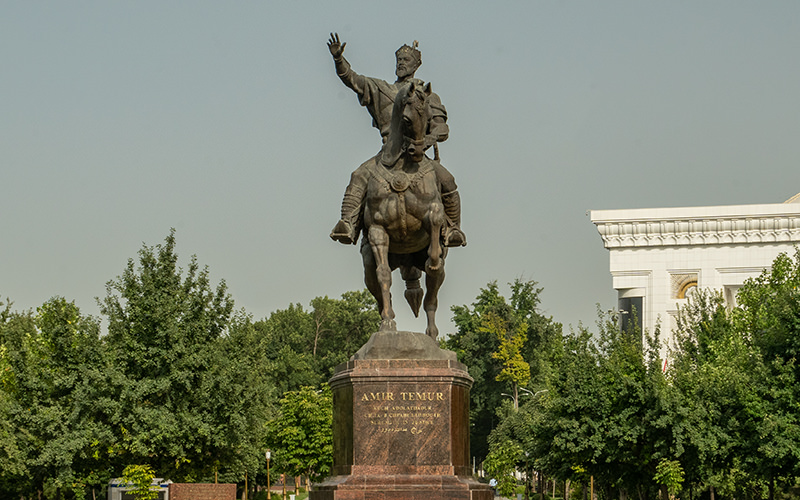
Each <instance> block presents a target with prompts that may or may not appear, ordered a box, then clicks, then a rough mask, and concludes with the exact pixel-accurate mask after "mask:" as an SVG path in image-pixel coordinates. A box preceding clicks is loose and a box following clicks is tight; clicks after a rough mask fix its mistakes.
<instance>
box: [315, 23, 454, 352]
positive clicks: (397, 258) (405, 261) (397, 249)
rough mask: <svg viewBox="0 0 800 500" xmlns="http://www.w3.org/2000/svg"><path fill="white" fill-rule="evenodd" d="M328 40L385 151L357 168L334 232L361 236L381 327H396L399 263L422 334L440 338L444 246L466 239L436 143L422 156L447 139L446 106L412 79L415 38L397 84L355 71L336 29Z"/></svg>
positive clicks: (400, 63)
mask: <svg viewBox="0 0 800 500" xmlns="http://www.w3.org/2000/svg"><path fill="white" fill-rule="evenodd" d="M328 46H329V48H330V51H331V54H332V55H333V57H334V61H335V63H336V69H337V73H338V74H339V76H340V78H341V79H342V81H343V82H344V83H345V84H346V85H347V86H348V87H350V88H352V89H353V90H354V91H355V92H356V93H357V94H358V95H359V102H360V103H361V104H362V105H364V106H366V107H367V109H368V110H369V112H370V114H371V115H372V117H373V124H374V125H375V126H376V128H378V129H379V130H380V132H381V137H382V140H383V147H382V148H381V150H380V152H379V153H378V154H377V155H375V156H374V157H372V158H370V159H369V160H367V161H366V162H364V163H363V164H362V165H361V166H360V167H358V169H356V170H355V171H354V172H353V174H352V176H351V180H350V184H349V185H348V186H347V189H346V191H345V196H344V200H343V202H342V217H341V219H340V221H339V222H338V223H337V225H336V227H335V228H334V230H333V231H332V232H331V238H332V239H334V240H336V241H339V242H341V243H347V244H350V243H353V244H355V243H356V241H357V240H358V238H359V236H360V235H363V238H362V240H361V256H362V260H363V264H364V281H365V283H366V285H367V288H368V289H369V291H370V292H371V293H372V295H373V296H374V297H375V300H376V301H377V302H378V306H379V309H380V314H381V331H394V330H396V324H395V321H394V317H395V313H394V310H393V309H392V303H391V291H390V290H391V283H392V271H394V270H395V269H400V275H401V277H402V278H403V280H404V281H405V284H406V290H405V293H404V296H405V298H406V301H407V302H408V304H409V305H410V306H411V310H412V311H413V312H414V315H415V316H418V315H419V310H420V306H422V307H423V309H424V311H425V315H426V318H427V327H426V330H425V333H426V334H427V335H429V336H430V337H432V338H434V339H435V338H436V337H437V336H438V328H437V327H436V320H435V316H436V308H437V305H438V298H437V297H438V292H439V288H440V287H441V285H442V283H443V282H444V277H445V273H444V261H445V257H446V255H447V247H449V246H463V245H466V238H465V236H464V233H463V232H462V231H461V229H460V216H461V205H460V198H459V196H458V192H457V191H456V185H455V180H454V178H453V176H452V175H451V174H450V173H449V172H448V171H447V170H446V169H445V168H444V167H443V166H442V165H441V163H440V162H439V161H438V149H437V150H436V158H435V159H431V158H429V157H428V156H427V155H426V154H425V150H426V149H427V148H429V147H430V146H431V145H435V144H436V143H437V142H438V141H441V140H444V139H446V138H447V134H448V129H447V125H446V123H445V120H446V112H445V111H444V106H442V105H441V101H440V99H439V97H438V96H437V95H436V94H434V93H433V92H432V91H431V86H430V83H428V84H423V82H422V81H420V80H417V79H415V78H413V74H414V71H416V69H417V68H418V67H419V64H420V63H421V59H420V56H419V51H418V50H416V43H415V46H414V47H410V46H408V45H404V46H403V47H401V48H400V49H399V50H398V51H397V53H396V56H397V71H396V74H397V77H398V80H397V82H395V84H392V85H390V84H387V83H386V82H384V81H382V80H377V79H373V78H368V77H364V76H361V75H358V74H356V73H354V72H352V70H351V69H350V66H349V64H348V63H347V61H346V60H345V59H344V58H343V56H342V52H343V51H344V44H341V43H340V42H339V38H338V35H334V34H331V39H330V40H329V42H328ZM389 98H391V99H389ZM435 149H436V148H435ZM422 273H425V291H424V292H423V290H422V288H421V285H420V280H421V277H422Z"/></svg>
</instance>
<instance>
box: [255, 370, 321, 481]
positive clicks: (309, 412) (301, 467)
mask: <svg viewBox="0 0 800 500" xmlns="http://www.w3.org/2000/svg"><path fill="white" fill-rule="evenodd" d="M267 442H268V445H269V446H270V448H272V450H273V453H274V455H273V456H274V460H275V466H276V468H277V469H278V470H280V471H282V472H285V473H287V474H289V475H293V476H301V475H305V476H308V477H310V478H312V479H318V478H321V477H325V476H327V475H328V474H329V473H330V471H331V467H332V465H333V395H332V393H331V390H330V388H329V387H328V385H327V384H324V385H322V386H321V388H320V389H318V390H315V389H313V388H311V387H303V388H301V389H300V390H298V391H289V392H287V393H286V394H284V395H283V398H282V399H281V401H280V415H279V416H278V418H276V419H274V420H272V421H271V422H270V423H269V426H268V439H267Z"/></svg>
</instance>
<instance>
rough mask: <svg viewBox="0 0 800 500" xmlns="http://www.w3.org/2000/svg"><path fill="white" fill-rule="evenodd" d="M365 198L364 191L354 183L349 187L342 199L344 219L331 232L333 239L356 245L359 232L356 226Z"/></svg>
mask: <svg viewBox="0 0 800 500" xmlns="http://www.w3.org/2000/svg"><path fill="white" fill-rule="evenodd" d="M363 198H364V189H363V188H362V187H361V186H359V185H355V184H354V183H353V182H351V183H350V185H348V186H347V189H346V190H345V192H344V198H343V199H342V218H341V219H340V220H339V222H337V223H336V225H335V226H334V227H333V231H331V239H332V240H335V241H338V242H340V243H344V244H346V245H350V244H353V245H355V244H356V241H358V232H357V231H356V225H357V224H358V219H359V216H360V215H361V206H362V203H363Z"/></svg>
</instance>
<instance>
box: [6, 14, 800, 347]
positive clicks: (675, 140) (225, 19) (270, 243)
mask: <svg viewBox="0 0 800 500" xmlns="http://www.w3.org/2000/svg"><path fill="white" fill-rule="evenodd" d="M397 5H400V4H397ZM0 14H2V15H0V60H1V61H2V62H3V64H2V67H3V70H2V74H1V75H0V94H1V95H2V96H3V97H2V99H1V100H0V295H1V296H2V297H3V298H6V297H11V299H13V300H14V301H15V303H16V306H17V308H22V309H24V308H32V307H36V306H38V305H40V304H41V303H42V302H44V301H45V300H47V299H48V298H49V297H51V296H53V295H62V296H65V297H66V298H68V299H70V300H75V301H76V303H77V304H78V305H79V306H80V307H81V308H82V309H83V310H84V312H87V313H91V314H96V313H97V307H96V305H95V301H94V297H98V296H99V297H102V296H103V295H104V294H105V283H106V281H108V280H109V279H112V278H114V277H115V276H117V275H119V274H120V273H121V272H122V270H123V268H124V266H125V264H126V261H127V259H128V258H130V257H134V256H135V255H136V252H137V251H138V250H139V249H140V248H141V246H142V243H143V242H144V243H147V244H148V245H154V244H157V243H160V242H162V241H163V239H164V237H165V236H166V235H167V234H168V233H169V229H170V227H175V228H176V229H177V241H178V252H179V253H180V255H181V257H182V260H183V261H184V263H185V262H186V261H188V258H189V256H190V255H191V254H197V256H198V259H199V261H200V263H201V264H207V265H208V266H209V267H210V269H211V273H212V277H213V278H214V279H215V280H219V279H221V278H224V279H226V281H227V282H228V285H229V288H230V291H231V294H232V295H233V297H234V299H235V300H236V303H237V306H238V307H244V308H245V309H246V310H247V311H249V312H250V313H252V314H253V315H254V316H255V317H256V318H261V317H264V316H266V315H268V314H269V313H270V312H272V311H274V310H276V309H280V308H285V307H286V306H287V305H288V304H289V303H295V302H299V303H301V304H303V305H304V306H307V305H308V302H309V301H310V300H311V299H312V298H313V297H315V296H318V295H329V296H334V297H338V296H339V295H340V294H341V293H342V292H344V291H346V290H352V289H357V288H361V287H362V286H363V282H362V271H361V262H360V258H359V255H358V252H357V250H356V248H355V247H346V246H343V245H340V244H337V243H334V242H332V241H331V240H330V239H329V238H328V233H329V232H330V229H331V228H332V227H333V225H334V223H335V222H336V220H337V219H338V213H339V205H340V201H341V196H342V193H343V191H344V187H345V185H346V184H347V181H348V178H349V174H350V172H351V171H352V170H353V169H354V168H355V167H357V166H358V165H359V164H360V163H361V162H362V161H364V160H366V159H367V158H368V157H370V156H372V155H373V154H374V153H375V152H376V151H377V150H378V147H379V144H380V139H379V135H378V132H377V131H376V130H375V129H373V128H372V127H371V124H370V119H369V116H368V114H367V112H366V110H365V109H364V108H361V107H360V106H359V105H358V103H357V100H356V97H355V95H354V94H353V93H352V92H351V91H350V90H349V89H347V88H345V87H344V86H343V85H342V83H341V82H340V81H339V79H338V78H337V77H336V75H335V71H334V69H333V63H332V61H331V58H330V54H329V53H328V49H327V47H326V40H327V38H328V34H329V33H330V32H331V31H338V32H339V34H340V36H341V38H342V40H343V41H346V42H347V48H346V52H345V55H346V56H347V58H348V60H349V61H350V62H351V64H352V65H353V68H354V69H355V70H356V71H358V72H360V73H363V74H366V75H369V76H375V77H380V78H384V79H387V80H392V79H393V76H394V75H393V71H394V51H395V50H396V49H397V48H398V47H399V46H400V45H402V44H404V43H410V42H411V41H412V40H415V39H416V40H419V42H420V49H421V50H422V55H423V56H422V57H423V65H422V67H421V68H420V70H419V71H418V72H417V76H418V77H419V78H422V79H424V80H426V81H430V82H432V85H433V88H434V90H435V91H436V92H437V93H438V94H439V95H440V96H441V98H442V101H443V102H444V104H445V105H446V106H447V110H448V114H449V125H450V130H451V134H450V139H449V140H448V141H447V142H446V143H444V144H443V145H442V146H441V156H442V162H443V163H444V164H445V165H446V166H447V167H448V168H449V170H450V171H451V172H452V173H453V174H454V175H455V176H456V180H457V181H458V184H459V188H460V192H461V196H462V200H463V205H464V208H463V219H464V220H463V227H464V230H465V232H466V233H467V237H468V240H469V245H468V246H467V247H466V248H460V249H454V250H452V251H451V252H450V255H449V257H448V260H447V273H448V275H447V280H446V282H445V284H444V286H443V288H442V292H441V298H440V311H441V312H440V327H441V330H442V331H443V333H446V332H449V331H451V330H452V325H451V324H450V323H449V321H448V320H449V318H450V316H451V313H450V311H449V309H450V306H452V305H454V304H468V303H471V302H472V301H473V300H474V298H475V296H476V294H477V293H478V289H479V287H481V286H484V285H485V284H486V283H487V282H488V281H491V280H498V281H499V282H500V283H501V284H503V285H505V283H507V282H509V281H512V280H513V279H514V278H516V277H523V278H526V279H534V280H537V281H539V282H540V285H541V286H543V287H544V292H543V295H542V299H543V302H542V308H543V311H544V312H545V313H546V314H548V315H552V316H553V317H554V319H556V320H557V321H561V322H563V323H564V324H576V323H577V322H578V321H582V322H584V323H588V324H592V323H593V321H594V319H595V304H596V303H598V302H599V303H600V304H601V306H602V307H603V308H604V309H607V308H610V307H613V306H614V305H615V302H616V299H615V295H614V292H613V290H612V289H611V277H610V275H609V274H608V252H607V251H606V250H605V249H604V248H603V246H602V242H601V240H600V237H599V235H598V234H597V231H596V230H595V228H594V225H593V224H592V223H591V222H590V221H589V218H588V217H587V215H586V211H587V210H589V209H609V208H642V207H667V206H694V205H734V204H749V203H778V202H782V201H784V200H785V199H787V198H789V197H790V196H792V195H794V194H795V193H797V192H798V191H800V169H798V168H797V159H798V158H800V141H798V139H797V137H798V132H799V131H800V99H798V97H797V92H798V89H800V70H799V69H798V63H797V50H798V47H800V30H798V29H797V26H798V25H799V23H800V2H796V1H767V2H756V1H752V2H740V1H704V2H697V1H670V2H650V1H647V2H644V1H627V2H620V1H604V2H597V1H582V2H567V1H547V2H545V1H526V2H491V3H490V2H480V3H477V2H475V3H471V2H461V1H452V2H417V1H406V2H402V7H399V6H398V7H395V6H392V4H389V3H385V2H375V1H363V2H359V1H344V2H335V3H334V2H325V3H322V2H319V3H312V2H266V1H263V2H203V1H192V2H188V1H185V2H180V1H175V2H161V1H158V2H156V1H138V2H81V1H76V2H5V3H4V4H3V6H2V7H0ZM395 279H396V281H397V282H399V281H400V280H399V277H396V278H395ZM503 290H507V289H506V288H505V287H504V288H503ZM397 292H399V289H398V290H396V293H395V296H396V297H397V296H399V294H398V293H397ZM397 310H398V312H399V313H401V314H400V315H399V318H398V319H399V321H398V327H399V328H402V329H409V330H422V329H424V320H422V319H419V320H413V318H411V316H410V314H409V313H408V312H407V308H406V306H405V304H403V303H398V304H397Z"/></svg>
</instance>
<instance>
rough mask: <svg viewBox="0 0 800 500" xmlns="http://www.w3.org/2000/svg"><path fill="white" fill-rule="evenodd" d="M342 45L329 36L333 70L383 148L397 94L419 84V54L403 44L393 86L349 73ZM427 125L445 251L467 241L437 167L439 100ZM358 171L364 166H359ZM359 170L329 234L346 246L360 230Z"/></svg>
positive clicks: (450, 182) (453, 196) (450, 188)
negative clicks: (443, 220) (363, 111)
mask: <svg viewBox="0 0 800 500" xmlns="http://www.w3.org/2000/svg"><path fill="white" fill-rule="evenodd" d="M345 45H347V43H341V42H340V41H339V35H338V34H336V33H332V34H331V38H330V40H328V48H329V49H330V51H331V55H332V56H333V61H334V63H335V65H336V73H337V74H338V75H339V78H341V80H342V82H344V84H345V85H347V86H348V87H350V88H351V89H352V90H353V92H355V93H356V94H357V95H358V99H359V102H360V103H361V105H362V106H365V107H366V108H367V111H369V114H370V115H371V116H372V125H373V126H374V127H375V128H377V129H378V130H379V131H380V133H381V139H382V140H383V143H384V144H386V139H387V137H388V135H389V129H390V125H391V118H392V106H393V105H394V100H395V97H396V96H397V93H398V92H399V91H400V90H401V89H402V88H404V87H405V86H408V85H410V84H411V82H415V83H417V84H421V83H422V81H421V80H418V79H416V78H414V73H415V72H416V71H417V68H419V67H420V65H421V64H422V55H421V54H420V52H419V50H417V48H416V47H417V42H416V41H415V42H414V46H413V47H409V46H408V45H403V46H402V47H400V48H399V49H397V52H395V56H396V57H397V68H396V71H395V74H396V75H397V81H395V82H394V83H391V84H390V83H387V82H385V81H384V80H379V79H377V78H370V77H367V76H363V75H359V74H358V73H356V72H354V71H353V70H352V69H351V68H350V63H348V62H347V60H346V59H345V58H344V55H343V54H344V47H345ZM429 100H430V117H431V118H430V121H429V122H428V130H427V132H426V136H425V149H427V148H429V147H430V146H434V151H435V160H436V161H434V162H433V164H434V170H435V172H436V178H437V181H438V183H439V189H440V191H441V195H442V203H443V205H444V211H445V215H446V216H447V224H446V226H445V229H444V235H443V236H444V244H445V246H449V247H456V246H463V245H466V244H467V239H466V237H465V236H464V233H463V232H462V231H461V227H460V225H461V199H460V198H459V195H458V191H457V189H458V188H457V187H456V181H455V179H454V178H453V175H452V174H451V173H450V172H448V171H447V169H445V168H444V167H443V166H442V165H441V164H440V163H439V161H438V160H439V151H438V146H437V143H438V142H442V141H445V140H447V136H448V134H449V128H448V126H447V111H446V110H445V108H444V106H443V105H442V102H441V100H440V99H439V96H438V95H436V94H431V96H430V99H429ZM362 167H363V166H362ZM362 167H359V168H358V169H357V170H356V171H355V172H353V174H352V176H351V177H350V184H349V185H348V186H347V189H346V190H345V193H344V199H343V200H342V218H341V220H340V221H339V222H338V223H337V224H336V227H334V228H333V231H332V232H331V238H332V239H334V240H336V241H340V242H342V243H345V244H349V243H352V244H355V243H356V241H357V240H358V233H359V232H360V230H361V218H362V210H363V207H364V198H365V196H366V188H367V182H368V181H369V173H368V172H367V171H366V169H365V168H362Z"/></svg>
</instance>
